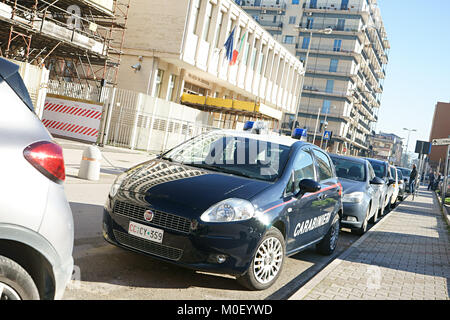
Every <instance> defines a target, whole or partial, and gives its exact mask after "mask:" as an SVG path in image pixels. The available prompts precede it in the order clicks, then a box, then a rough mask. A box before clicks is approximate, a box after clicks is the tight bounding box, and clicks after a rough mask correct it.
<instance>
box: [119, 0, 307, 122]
mask: <svg viewBox="0 0 450 320" xmlns="http://www.w3.org/2000/svg"><path fill="white" fill-rule="evenodd" d="M129 14H130V16H132V17H133V19H130V20H129V21H128V28H127V32H126V38H125V42H124V50H123V58H122V61H123V63H122V68H120V70H119V77H118V86H119V88H121V89H127V90H133V91H137V92H142V93H145V94H147V95H150V96H152V97H155V98H159V99H163V100H166V101H171V102H174V103H181V104H183V105H187V106H189V107H192V108H196V109H200V110H202V111H205V112H208V113H209V114H210V121H209V123H208V124H209V125H212V126H215V127H227V128H236V127H239V126H243V122H244V121H245V120H249V119H255V118H257V119H266V120H268V122H269V123H270V124H271V127H272V129H277V128H278V127H279V126H280V120H281V119H282V116H283V114H284V113H295V110H296V106H297V105H298V101H299V97H300V92H301V85H300V82H301V78H302V73H303V72H304V68H303V64H302V63H301V62H300V61H299V60H298V59H297V58H296V56H295V55H294V54H292V53H290V52H289V51H288V50H287V49H286V48H285V47H284V46H283V45H282V44H280V43H279V42H277V41H276V40H275V39H274V38H273V37H272V36H271V34H270V33H269V32H268V31H266V30H265V29H264V28H262V27H261V26H260V25H259V24H258V23H256V22H255V21H254V20H253V19H252V18H251V16H250V15H248V14H247V13H246V12H245V11H244V10H242V8H240V7H239V6H238V5H236V4H235V2H234V1H233V0H192V1H188V0H165V1H160V0H134V1H133V6H132V7H130V12H129ZM162 21H163V22H164V23H161V22H162ZM233 31H234V48H235V49H236V50H237V51H240V53H239V56H238V58H237V60H236V63H235V64H230V60H229V59H227V57H226V50H225V46H224V44H225V43H226V42H227V39H228V38H229V37H230V35H231V34H232V32H233ZM241 43H242V45H241Z"/></svg>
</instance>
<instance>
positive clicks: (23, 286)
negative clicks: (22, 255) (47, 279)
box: [0, 256, 39, 300]
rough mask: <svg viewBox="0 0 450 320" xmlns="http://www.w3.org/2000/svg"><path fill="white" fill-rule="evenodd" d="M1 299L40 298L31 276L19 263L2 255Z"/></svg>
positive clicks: (0, 267)
mask: <svg viewBox="0 0 450 320" xmlns="http://www.w3.org/2000/svg"><path fill="white" fill-rule="evenodd" d="M0 289H2V290H0V300H39V291H38V289H37V287H36V284H35V283H34V281H33V279H32V278H31V276H30V275H29V274H28V273H27V272H26V271H25V269H24V268H22V267H21V266H20V265H19V264H18V263H16V262H14V261H13V260H11V259H9V258H6V257H4V256H0Z"/></svg>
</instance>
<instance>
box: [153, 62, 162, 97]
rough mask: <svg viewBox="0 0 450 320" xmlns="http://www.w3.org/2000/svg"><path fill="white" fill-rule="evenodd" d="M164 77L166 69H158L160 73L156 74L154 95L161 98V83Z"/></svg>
mask: <svg viewBox="0 0 450 320" xmlns="http://www.w3.org/2000/svg"><path fill="white" fill-rule="evenodd" d="M163 78H164V70H161V69H158V73H157V75H156V85H155V92H154V94H153V96H154V97H156V98H159V97H160V96H159V95H160V94H161V85H162V82H163Z"/></svg>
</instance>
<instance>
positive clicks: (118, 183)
mask: <svg viewBox="0 0 450 320" xmlns="http://www.w3.org/2000/svg"><path fill="white" fill-rule="evenodd" d="M127 175H128V174H127V173H126V172H124V173H121V174H120V175H118V176H117V178H116V180H114V183H113V184H112V186H111V190H110V191H109V196H110V197H111V198H114V197H115V196H116V194H117V191H119V188H120V186H121V185H122V182H123V180H125V178H126V177H127Z"/></svg>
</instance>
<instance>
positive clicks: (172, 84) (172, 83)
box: [167, 74, 177, 101]
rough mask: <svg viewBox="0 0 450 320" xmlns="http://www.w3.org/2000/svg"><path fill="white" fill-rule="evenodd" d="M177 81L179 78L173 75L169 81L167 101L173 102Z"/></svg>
mask: <svg viewBox="0 0 450 320" xmlns="http://www.w3.org/2000/svg"><path fill="white" fill-rule="evenodd" d="M176 81H177V76H176V75H174V74H171V75H170V79H169V88H168V90H167V101H172V99H173V92H174V89H175V83H176Z"/></svg>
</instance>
